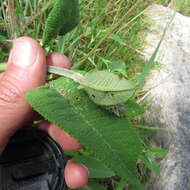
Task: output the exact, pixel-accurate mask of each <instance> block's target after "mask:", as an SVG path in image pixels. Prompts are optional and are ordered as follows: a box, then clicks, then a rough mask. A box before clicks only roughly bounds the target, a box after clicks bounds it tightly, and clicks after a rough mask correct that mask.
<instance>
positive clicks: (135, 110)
mask: <svg viewBox="0 0 190 190" xmlns="http://www.w3.org/2000/svg"><path fill="white" fill-rule="evenodd" d="M123 111H124V112H125V116H126V117H127V118H128V119H132V118H134V117H136V116H138V115H140V114H143V113H144V108H143V107H142V106H140V105H139V104H137V103H136V101H135V100H128V101H127V102H126V104H125V107H124V108H123Z"/></svg>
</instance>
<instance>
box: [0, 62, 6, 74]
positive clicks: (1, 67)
mask: <svg viewBox="0 0 190 190" xmlns="http://www.w3.org/2000/svg"><path fill="white" fill-rule="evenodd" d="M6 68H7V64H6V63H1V64H0V73H2V72H4V71H5V70H6Z"/></svg>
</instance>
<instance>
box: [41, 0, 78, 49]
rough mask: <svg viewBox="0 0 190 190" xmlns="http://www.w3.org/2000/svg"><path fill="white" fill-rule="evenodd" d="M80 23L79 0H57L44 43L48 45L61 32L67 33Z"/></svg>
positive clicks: (50, 16)
mask: <svg viewBox="0 0 190 190" xmlns="http://www.w3.org/2000/svg"><path fill="white" fill-rule="evenodd" d="M78 23H79V5H78V0H56V2H55V5H54V7H53V9H52V11H51V12H50V14H49V16H48V18H47V20H46V24H45V31H44V33H43V45H44V46H45V45H47V44H48V43H49V42H50V41H51V40H52V39H53V38H55V37H56V36H57V35H58V34H59V33H60V34H61V35H64V34H66V33H67V32H69V31H70V30H72V29H73V28H74V27H75V26H77V24H78Z"/></svg>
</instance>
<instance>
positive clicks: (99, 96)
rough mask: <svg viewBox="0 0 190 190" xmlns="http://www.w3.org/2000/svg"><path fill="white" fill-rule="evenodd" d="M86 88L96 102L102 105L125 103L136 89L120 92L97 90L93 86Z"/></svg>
mask: <svg viewBox="0 0 190 190" xmlns="http://www.w3.org/2000/svg"><path fill="white" fill-rule="evenodd" d="M84 90H85V92H86V93H87V94H88V96H89V98H90V99H91V100H92V101H93V102H94V103H95V104H97V105H101V106H111V105H117V104H122V103H125V102H126V101H127V100H128V99H129V98H131V97H132V96H133V95H134V93H135V91H134V90H128V91H119V92H106V91H97V90H94V89H92V88H85V89H84Z"/></svg>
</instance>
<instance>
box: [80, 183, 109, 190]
mask: <svg viewBox="0 0 190 190" xmlns="http://www.w3.org/2000/svg"><path fill="white" fill-rule="evenodd" d="M80 190H106V188H105V187H104V186H103V185H100V184H99V183H95V182H89V183H88V184H87V185H86V186H85V187H83V188H80Z"/></svg>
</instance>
